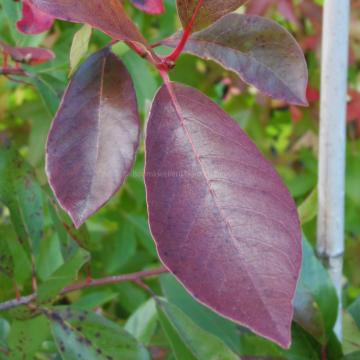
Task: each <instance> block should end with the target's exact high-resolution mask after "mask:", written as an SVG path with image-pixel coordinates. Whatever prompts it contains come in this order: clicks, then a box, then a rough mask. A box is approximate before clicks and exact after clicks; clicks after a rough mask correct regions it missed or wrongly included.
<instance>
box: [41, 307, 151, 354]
mask: <svg viewBox="0 0 360 360" xmlns="http://www.w3.org/2000/svg"><path fill="white" fill-rule="evenodd" d="M45 314H46V316H47V317H48V319H49V320H50V322H51V328H52V332H53V336H54V339H55V341H56V344H57V347H58V349H59V351H60V354H61V356H62V358H63V359H64V360H72V359H74V360H75V359H77V360H78V359H84V360H87V359H107V360H123V359H127V360H148V359H149V356H148V353H147V351H146V350H145V348H143V347H142V346H141V345H139V344H138V343H137V342H136V340H135V339H134V338H133V337H132V336H131V335H130V334H129V333H127V332H126V331H125V330H123V329H122V328H121V327H120V326H119V325H117V324H115V323H113V322H111V321H109V320H107V319H105V318H104V317H102V316H100V315H96V314H94V313H91V312H89V311H80V310H76V309H73V308H53V309H50V310H48V309H46V310H45Z"/></svg>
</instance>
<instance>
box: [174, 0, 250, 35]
mask: <svg viewBox="0 0 360 360" xmlns="http://www.w3.org/2000/svg"><path fill="white" fill-rule="evenodd" d="M198 1H199V0H177V9H178V13H179V17H180V20H181V23H182V25H183V27H184V28H186V26H187V25H188V24H189V22H190V20H191V18H192V16H193V13H194V10H195V8H196V5H197V4H198ZM246 1H247V0H223V1H219V0H204V2H203V5H202V7H201V9H200V12H199V15H198V17H197V18H196V21H195V24H194V27H193V29H194V30H200V29H203V28H205V27H207V26H209V25H211V24H212V23H213V22H214V21H216V20H218V19H220V18H221V17H222V16H224V15H226V14H228V13H230V12H232V11H234V10H236V9H237V8H239V7H240V6H241V5H243V4H244V3H245V2H246Z"/></svg>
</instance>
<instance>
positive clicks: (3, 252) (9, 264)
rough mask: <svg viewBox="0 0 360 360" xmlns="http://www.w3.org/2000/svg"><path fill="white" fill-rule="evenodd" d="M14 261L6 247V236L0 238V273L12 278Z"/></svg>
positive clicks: (7, 246)
mask: <svg viewBox="0 0 360 360" xmlns="http://www.w3.org/2000/svg"><path fill="white" fill-rule="evenodd" d="M14 265H15V264H14V259H13V256H12V253H11V249H10V248H9V245H8V239H7V238H6V234H3V235H2V236H0V273H2V274H4V275H5V276H8V277H9V278H12V277H13V276H14Z"/></svg>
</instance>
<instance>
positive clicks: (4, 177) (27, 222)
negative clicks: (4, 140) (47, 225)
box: [0, 144, 44, 257]
mask: <svg viewBox="0 0 360 360" xmlns="http://www.w3.org/2000/svg"><path fill="white" fill-rule="evenodd" d="M0 201H2V202H3V203H4V204H5V205H6V206H7V207H8V208H9V210H10V215H11V221H12V224H13V226H14V229H15V230H16V232H17V235H18V239H19V241H20V243H21V244H22V245H23V246H25V247H26V249H27V251H28V253H32V254H33V255H35V257H36V256H38V255H39V252H40V244H41V240H42V238H43V226H44V214H43V203H42V201H43V199H42V190H41V187H40V185H39V184H38V183H37V181H36V180H35V176H34V172H33V170H32V169H31V167H30V166H29V165H28V164H26V163H25V161H24V160H23V159H22V158H21V157H20V156H19V155H18V154H17V153H16V152H15V150H13V149H12V148H10V147H8V146H6V145H5V146H4V145H1V144H0Z"/></svg>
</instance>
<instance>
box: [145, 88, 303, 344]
mask: <svg viewBox="0 0 360 360" xmlns="http://www.w3.org/2000/svg"><path fill="white" fill-rule="evenodd" d="M171 86H172V88H173V90H170V91H169V88H168V89H167V88H166V87H163V88H162V89H161V90H160V91H159V93H158V94H157V96H156V98H155V100H154V103H153V107H152V110H151V113H150V118H149V122H148V128H147V137H146V172H145V182H146V188H147V201H148V210H149V222H150V227H151V232H152V234H153V237H154V239H155V241H156V244H157V248H158V252H159V256H160V258H161V260H162V261H163V263H164V264H165V265H166V266H167V267H168V268H169V269H170V270H171V271H172V273H173V274H174V275H175V276H176V277H177V278H178V279H179V280H180V281H181V282H182V284H183V285H184V286H185V287H186V288H187V289H188V291H189V292H190V293H191V294H192V295H193V296H194V297H195V298H196V299H198V300H199V301H200V302H202V303H203V304H205V305H207V306H209V307H210V308H212V309H213V310H215V311H216V312H218V313H220V314H221V315H223V316H225V317H227V318H229V319H231V320H233V321H235V322H237V323H239V324H242V325H245V326H247V327H249V328H250V329H252V330H253V331H254V332H255V333H257V334H260V335H262V336H264V337H267V338H269V339H271V340H273V341H275V342H277V343H278V344H279V345H281V346H283V347H288V346H289V345H290V326H291V320H292V316H293V307H292V301H293V297H294V292H295V288H296V283H297V280H298V277H299V271H300V265H301V232H300V225H299V220H298V216H297V211H296V207H295V204H294V201H293V200H292V198H291V196H290V194H289V192H288V190H287V189H286V187H285V186H284V185H283V183H282V181H281V179H280V177H279V176H278V174H277V173H276V171H275V170H274V169H273V168H272V166H271V165H270V164H269V163H268V162H267V161H266V160H265V159H264V158H263V156H262V155H261V154H260V152H259V151H258V150H257V148H256V146H255V145H254V144H253V143H252V142H251V140H250V139H249V138H248V137H247V136H246V134H245V133H244V132H243V131H242V130H241V128H240V127H239V126H238V125H237V124H236V123H235V122H234V121H233V120H232V119H231V118H230V117H229V116H228V115H227V114H226V113H224V112H223V111H222V110H221V109H220V108H219V107H218V106H217V105H216V104H214V103H213V102H211V101H210V100H209V99H208V98H206V97H205V96H204V95H202V94H201V93H199V92H197V91H196V90H194V89H191V88H188V87H185V86H183V85H179V84H175V83H174V84H172V85H171Z"/></svg>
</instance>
